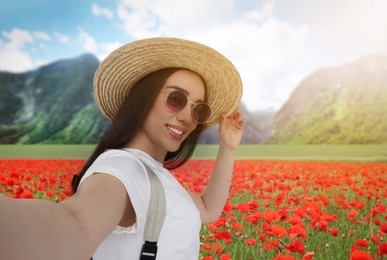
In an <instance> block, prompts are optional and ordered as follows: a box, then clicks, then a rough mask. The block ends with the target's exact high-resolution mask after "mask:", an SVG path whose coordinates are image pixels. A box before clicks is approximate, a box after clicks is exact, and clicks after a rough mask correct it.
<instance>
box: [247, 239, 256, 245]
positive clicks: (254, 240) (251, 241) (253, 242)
mask: <svg viewBox="0 0 387 260" xmlns="http://www.w3.org/2000/svg"><path fill="white" fill-rule="evenodd" d="M256 242H257V240H256V239H255V238H248V239H246V244H247V245H249V246H253V245H255V243H256Z"/></svg>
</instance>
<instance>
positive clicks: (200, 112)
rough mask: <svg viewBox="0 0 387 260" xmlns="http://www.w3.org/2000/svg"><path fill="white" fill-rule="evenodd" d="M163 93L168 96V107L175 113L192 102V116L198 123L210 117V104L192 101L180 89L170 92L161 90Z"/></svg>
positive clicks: (202, 122)
mask: <svg viewBox="0 0 387 260" xmlns="http://www.w3.org/2000/svg"><path fill="white" fill-rule="evenodd" d="M161 94H164V95H165V96H166V98H167V100H166V104H167V107H168V109H169V110H170V111H171V112H173V113H177V112H180V111H181V110H183V109H184V108H185V106H186V105H187V103H188V102H189V103H191V104H192V110H191V111H192V118H193V120H194V121H195V122H196V123H198V124H204V123H205V122H206V121H207V120H208V119H209V118H210V115H211V108H210V106H209V105H207V103H204V102H198V103H195V102H192V101H190V100H188V98H187V96H186V95H185V94H184V93H183V92H181V91H179V90H174V91H172V92H169V93H164V92H161Z"/></svg>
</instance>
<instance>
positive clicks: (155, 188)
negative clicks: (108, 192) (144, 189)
mask: <svg viewBox="0 0 387 260" xmlns="http://www.w3.org/2000/svg"><path fill="white" fill-rule="evenodd" d="M143 164H144V166H145V168H146V170H147V173H148V176H149V182H150V199H149V207H148V212H147V219H146V223H145V231H144V240H145V243H144V245H143V246H142V249H141V254H140V260H154V259H156V255H157V240H158V239H159V236H160V232H161V228H162V226H163V223H164V219H165V215H166V199H165V192H164V188H163V186H162V184H161V182H160V180H159V179H158V178H157V176H156V174H155V173H154V172H153V170H152V169H151V168H150V167H149V166H148V165H146V164H145V163H143Z"/></svg>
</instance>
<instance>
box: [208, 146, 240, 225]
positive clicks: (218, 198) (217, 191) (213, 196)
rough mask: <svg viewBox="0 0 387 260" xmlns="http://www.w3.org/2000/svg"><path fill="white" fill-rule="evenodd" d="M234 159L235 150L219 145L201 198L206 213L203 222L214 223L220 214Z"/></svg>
mask: <svg viewBox="0 0 387 260" xmlns="http://www.w3.org/2000/svg"><path fill="white" fill-rule="evenodd" d="M234 159H235V150H234V149H231V148H229V147H225V146H222V145H220V147H219V151H218V155H217V158H216V163H215V166H214V169H213V172H212V174H211V177H210V180H209V182H208V185H207V187H206V188H205V190H204V192H203V194H202V196H201V197H202V200H203V204H204V206H205V208H206V212H207V216H206V218H205V221H204V222H212V221H215V220H216V219H218V218H219V216H220V214H221V213H222V210H223V207H224V204H225V203H226V200H227V198H228V194H229V190H230V185H231V179H232V173H233V169H234Z"/></svg>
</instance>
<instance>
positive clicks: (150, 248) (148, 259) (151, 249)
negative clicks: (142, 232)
mask: <svg viewBox="0 0 387 260" xmlns="http://www.w3.org/2000/svg"><path fill="white" fill-rule="evenodd" d="M156 255H157V242H149V241H145V243H144V244H143V245H142V248H141V254H140V260H155V259H156Z"/></svg>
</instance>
